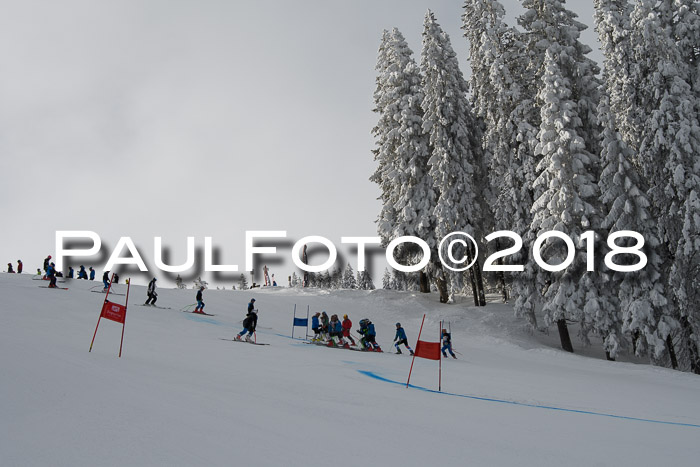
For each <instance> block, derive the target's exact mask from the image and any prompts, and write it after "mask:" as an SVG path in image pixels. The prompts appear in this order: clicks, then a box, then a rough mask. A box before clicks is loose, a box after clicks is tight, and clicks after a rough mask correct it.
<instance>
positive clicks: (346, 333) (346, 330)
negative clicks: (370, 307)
mask: <svg viewBox="0 0 700 467" xmlns="http://www.w3.org/2000/svg"><path fill="white" fill-rule="evenodd" d="M342 325H343V337H344V338H346V339H350V342H352V345H355V339H353V338H352V336H351V335H350V330H351V329H352V321H350V318H348V315H343V324H342Z"/></svg>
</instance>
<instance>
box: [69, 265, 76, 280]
mask: <svg viewBox="0 0 700 467" xmlns="http://www.w3.org/2000/svg"><path fill="white" fill-rule="evenodd" d="M74 274H75V271H74V270H73V266H68V279H73V275H74Z"/></svg>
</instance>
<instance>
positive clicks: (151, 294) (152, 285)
mask: <svg viewBox="0 0 700 467" xmlns="http://www.w3.org/2000/svg"><path fill="white" fill-rule="evenodd" d="M146 293H147V294H148V298H147V299H146V303H144V305H155V304H156V300H158V293H157V292H156V278H155V277H154V278H153V279H151V282H149V283H148V289H147V290H146Z"/></svg>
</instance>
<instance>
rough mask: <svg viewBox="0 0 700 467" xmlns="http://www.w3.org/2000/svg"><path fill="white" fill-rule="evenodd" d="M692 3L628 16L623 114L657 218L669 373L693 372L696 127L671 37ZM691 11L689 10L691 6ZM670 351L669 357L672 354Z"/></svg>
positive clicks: (688, 80) (646, 8)
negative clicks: (628, 98) (627, 105)
mask: <svg viewBox="0 0 700 467" xmlns="http://www.w3.org/2000/svg"><path fill="white" fill-rule="evenodd" d="M692 5H693V3H692V2H676V1H671V0H662V1H652V0H639V1H638V2H636V3H635V5H634V9H633V12H632V19H631V21H630V24H631V25H632V32H631V36H630V43H631V45H632V49H633V50H634V53H635V60H634V65H635V66H634V68H633V69H632V71H631V72H630V80H631V81H632V82H633V84H634V85H635V87H636V88H637V89H638V90H639V92H638V93H637V95H636V99H635V101H634V102H632V103H631V105H633V106H634V108H633V109H632V110H631V111H630V112H629V113H630V114H632V115H634V116H636V119H635V123H638V124H639V126H638V132H637V133H636V136H637V138H631V139H633V142H638V147H637V148H636V150H637V152H638V154H639V164H640V166H641V167H642V171H643V175H644V178H645V180H646V183H647V184H648V185H649V187H650V190H649V195H650V200H651V203H652V213H653V215H654V216H656V218H657V221H658V222H657V235H658V238H659V239H661V245H660V248H659V249H660V250H661V256H662V262H663V266H662V270H661V275H662V280H663V281H664V282H665V284H666V285H667V287H668V291H669V295H668V298H669V299H670V306H669V307H667V314H666V316H665V319H667V320H669V321H670V322H671V323H672V326H671V327H672V328H674V329H672V330H671V332H673V333H674V334H677V340H678V344H677V347H678V352H675V350H674V348H673V346H672V343H671V342H670V340H669V347H670V348H669V351H670V352H671V355H670V358H671V363H672V366H673V367H674V368H676V367H681V369H690V370H691V371H694V372H696V373H700V350H699V349H700V311H698V307H697V303H698V302H699V301H700V292H699V291H698V290H699V287H698V286H699V285H700V281H699V280H698V277H700V240H698V239H699V238H700V215H698V211H699V209H698V208H700V198H699V197H700V164H699V163H698V162H697V160H698V156H697V155H698V154H699V153H700V124H699V123H698V110H699V105H698V93H697V90H696V89H693V84H694V83H693V80H694V79H695V78H694V76H695V75H696V73H697V70H696V69H694V68H693V66H695V67H697V63H696V62H693V58H691V57H692V56H693V55H694V54H695V53H696V51H697V49H696V47H697V44H694V45H693V46H692V47H695V52H690V51H689V49H688V47H689V46H688V45H687V43H686V42H685V41H684V40H683V39H681V38H680V37H679V32H680V31H684V32H687V33H689V34H691V35H692V34H696V35H697V33H693V32H692V28H693V27H694V25H697V16H696V15H694V14H693V13H692V10H691V11H689V10H688V8H689V7H691V6H692ZM695 10H697V8H695ZM675 354H677V355H675Z"/></svg>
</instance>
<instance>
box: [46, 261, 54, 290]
mask: <svg viewBox="0 0 700 467" xmlns="http://www.w3.org/2000/svg"><path fill="white" fill-rule="evenodd" d="M55 267H56V265H55V264H54V263H50V264H49V266H48V268H47V269H46V277H48V278H49V280H51V283H50V284H49V287H50V288H52V289H53V288H56V269H55Z"/></svg>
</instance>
